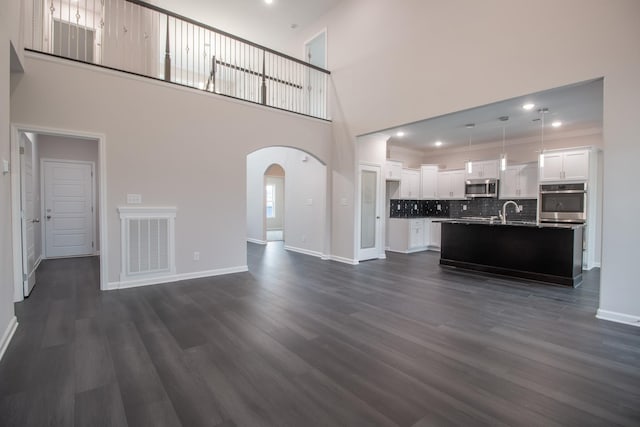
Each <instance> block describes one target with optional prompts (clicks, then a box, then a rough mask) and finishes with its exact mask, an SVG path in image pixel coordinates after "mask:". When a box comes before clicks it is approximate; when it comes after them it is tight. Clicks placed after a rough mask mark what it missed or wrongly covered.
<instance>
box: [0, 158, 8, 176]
mask: <svg viewBox="0 0 640 427" xmlns="http://www.w3.org/2000/svg"><path fill="white" fill-rule="evenodd" d="M8 173H9V160H5V159H2V174H3V175H6V174H8Z"/></svg>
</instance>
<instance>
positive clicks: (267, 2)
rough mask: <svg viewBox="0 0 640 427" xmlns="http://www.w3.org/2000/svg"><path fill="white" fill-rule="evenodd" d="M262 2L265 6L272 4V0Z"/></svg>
mask: <svg viewBox="0 0 640 427" xmlns="http://www.w3.org/2000/svg"><path fill="white" fill-rule="evenodd" d="M264 2H265V3H266V4H271V3H273V0H264Z"/></svg>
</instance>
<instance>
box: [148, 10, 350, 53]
mask: <svg viewBox="0 0 640 427" xmlns="http://www.w3.org/2000/svg"><path fill="white" fill-rule="evenodd" d="M343 1H344V0H273V3H272V4H270V5H269V4H266V3H265V1H264V0H179V1H177V0H156V1H154V2H153V3H154V4H156V5H157V6H160V7H162V8H164V9H168V10H170V11H172V12H175V13H178V14H180V15H183V16H187V17H189V18H192V19H195V20H196V21H199V22H202V23H204V24H207V25H211V26H213V27H216V28H218V29H220V30H223V31H227V32H229V33H232V34H234V35H237V36H239V37H242V38H245V39H248V40H250V41H253V42H255V43H259V44H262V45H266V46H267V47H270V48H273V49H281V46H282V44H283V42H284V41H286V40H287V39H288V38H290V37H292V36H293V35H294V33H295V31H296V30H298V29H300V28H304V26H306V25H308V24H311V23H312V22H313V21H315V20H316V19H318V18H319V17H321V16H322V15H324V14H325V13H327V12H328V11H329V10H330V9H331V8H333V7H334V6H336V5H337V4H339V3H341V2H343ZM292 25H296V26H297V27H296V28H292ZM300 49H301V50H302V47H301V48H300Z"/></svg>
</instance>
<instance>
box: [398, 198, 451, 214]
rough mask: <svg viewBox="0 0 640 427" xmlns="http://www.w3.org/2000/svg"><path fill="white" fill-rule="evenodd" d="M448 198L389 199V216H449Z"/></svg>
mask: <svg viewBox="0 0 640 427" xmlns="http://www.w3.org/2000/svg"><path fill="white" fill-rule="evenodd" d="M449 202H450V201H449V200H397V199H392V200H390V201H389V204H390V210H389V217H391V218H413V217H421V216H433V217H442V218H448V217H449Z"/></svg>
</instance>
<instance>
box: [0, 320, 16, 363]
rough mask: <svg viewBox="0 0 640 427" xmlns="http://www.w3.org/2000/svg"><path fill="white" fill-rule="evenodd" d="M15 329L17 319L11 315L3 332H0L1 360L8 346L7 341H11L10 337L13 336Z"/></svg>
mask: <svg viewBox="0 0 640 427" xmlns="http://www.w3.org/2000/svg"><path fill="white" fill-rule="evenodd" d="M16 329H18V319H17V318H16V316H13V317H12V318H11V320H9V324H8V325H7V328H6V329H5V330H4V334H2V339H0V360H2V356H4V352H5V351H7V347H9V343H10V342H11V338H13V334H15V332H16Z"/></svg>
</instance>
